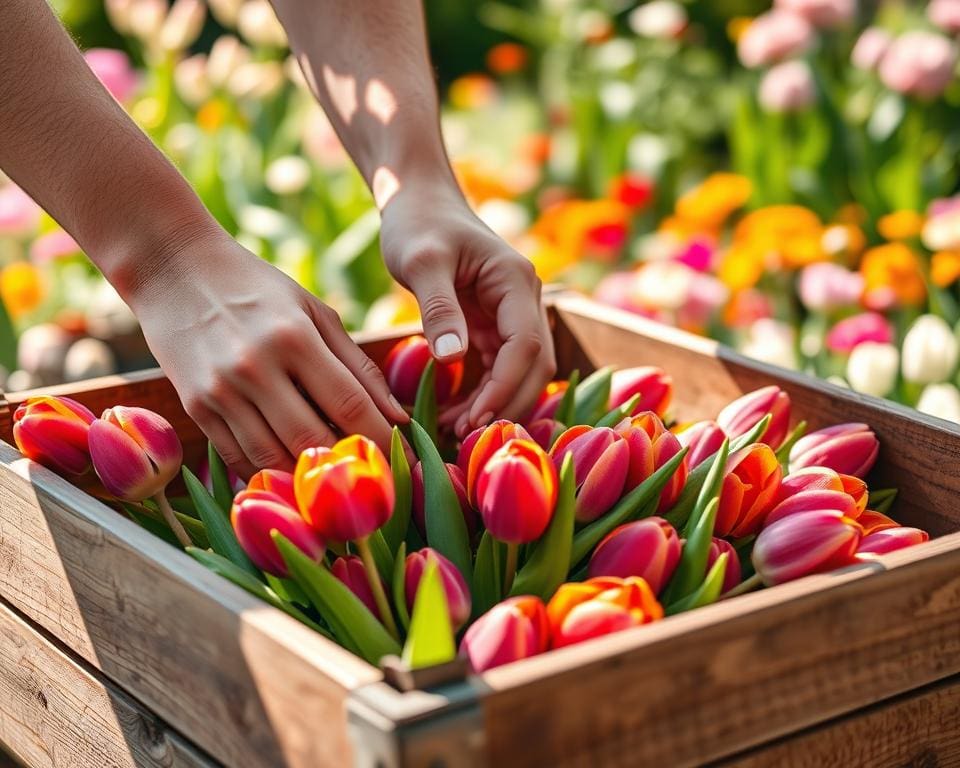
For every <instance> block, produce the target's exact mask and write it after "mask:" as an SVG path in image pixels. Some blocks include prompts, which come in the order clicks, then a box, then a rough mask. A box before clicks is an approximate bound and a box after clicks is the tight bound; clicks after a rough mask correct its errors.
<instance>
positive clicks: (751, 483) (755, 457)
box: [714, 443, 783, 539]
mask: <svg viewBox="0 0 960 768" xmlns="http://www.w3.org/2000/svg"><path fill="white" fill-rule="evenodd" d="M782 474H783V472H782V470H781V469H780V462H779V461H777V455H776V454H775V453H774V452H773V449H772V448H771V447H770V446H769V445H767V444H765V443H754V444H753V445H748V446H747V447H746V448H743V449H741V450H739V451H737V452H736V453H734V454H732V455H731V456H730V458H729V459H728V460H727V466H726V475H725V476H724V478H723V486H722V489H721V491H720V506H719V508H718V509H717V521H716V524H715V526H714V533H715V534H716V535H717V536H720V537H731V538H735V539H738V538H740V537H742V536H749V535H750V534H752V533H756V532H757V531H758V530H760V527H761V526H762V525H763V521H764V518H765V517H766V515H767V513H768V512H769V511H770V509H771V508H772V506H773V501H774V499H775V498H776V496H777V490H778V489H779V488H780V479H781V477H782Z"/></svg>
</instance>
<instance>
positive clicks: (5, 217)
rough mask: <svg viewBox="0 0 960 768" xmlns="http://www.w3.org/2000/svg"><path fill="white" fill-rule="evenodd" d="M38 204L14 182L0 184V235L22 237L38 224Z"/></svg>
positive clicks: (39, 211) (39, 212)
mask: <svg viewBox="0 0 960 768" xmlns="http://www.w3.org/2000/svg"><path fill="white" fill-rule="evenodd" d="M40 214H41V209H40V206H39V205H37V204H36V203H35V202H34V201H33V198H32V197H30V195H28V194H27V193H26V192H24V191H23V190H22V189H20V187H18V186H17V185H16V184H6V185H5V186H0V235H12V236H14V237H22V236H24V235H29V234H31V233H32V232H33V231H34V230H35V229H36V228H37V226H39V224H40Z"/></svg>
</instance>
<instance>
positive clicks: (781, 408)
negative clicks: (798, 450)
mask: <svg viewBox="0 0 960 768" xmlns="http://www.w3.org/2000/svg"><path fill="white" fill-rule="evenodd" d="M767 414H770V416H771V419H770V425H769V426H768V427H767V431H766V432H764V434H763V438H762V439H763V442H764V443H766V444H767V445H769V446H770V447H772V448H774V449H776V448H779V447H780V445H781V444H782V443H783V441H784V440H785V439H786V437H787V433H788V432H789V431H790V395H788V394H787V393H786V392H784V391H783V390H782V389H780V387H778V386H776V385H775V384H771V385H770V386H769V387H763V388H761V389H757V390H754V391H753V392H749V393H747V394H746V395H743V396H742V397H738V398H737V399H736V400H734V401H733V402H732V403H730V404H729V405H727V406H726V407H725V408H724V409H723V410H722V411H720V415H719V416H717V424H719V425H720V428H721V429H722V430H723V431H724V433H725V434H726V435H727V436H728V437H729V438H730V439H731V440H733V439H734V438H737V437H740V436H741V435H745V434H747V432H749V431H750V430H751V429H753V428H754V427H755V426H757V423H758V422H760V421H761V420H762V419H763V418H764V417H765V416H766V415H767Z"/></svg>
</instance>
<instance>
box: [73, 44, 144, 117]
mask: <svg viewBox="0 0 960 768" xmlns="http://www.w3.org/2000/svg"><path fill="white" fill-rule="evenodd" d="M83 57H84V58H85V59H86V60H87V66H89V67H90V69H92V70H93V74H95V75H96V76H97V79H98V80H99V81H100V82H101V83H103V86H104V87H105V88H106V89H107V90H108V91H109V92H110V95H111V96H113V98H115V99H116V100H117V101H119V102H120V103H121V104H122V103H123V102H125V101H127V99H129V98H130V97H131V96H132V95H133V92H134V91H135V90H136V89H137V84H138V80H139V78H138V77H137V73H136V71H135V70H134V69H133V67H132V66H130V58H129V57H128V56H127V54H125V53H124V52H123V51H118V50H115V49H113V48H91V49H90V50H89V51H87V52H86V53H84V54H83Z"/></svg>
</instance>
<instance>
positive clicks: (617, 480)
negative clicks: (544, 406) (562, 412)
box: [550, 425, 630, 523]
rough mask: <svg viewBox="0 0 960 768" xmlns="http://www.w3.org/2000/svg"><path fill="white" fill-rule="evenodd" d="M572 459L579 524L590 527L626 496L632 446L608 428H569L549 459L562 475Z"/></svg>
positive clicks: (576, 511) (553, 448)
mask: <svg viewBox="0 0 960 768" xmlns="http://www.w3.org/2000/svg"><path fill="white" fill-rule="evenodd" d="M567 454H571V455H572V456H573V467H574V473H575V482H576V486H577V501H576V506H575V515H576V518H577V521H578V522H581V523H589V522H591V521H593V520H596V519H597V518H598V517H600V516H601V515H602V514H604V513H605V512H607V511H608V510H609V509H610V508H611V507H612V506H613V505H614V504H616V503H617V500H618V499H619V498H620V497H621V496H622V495H623V487H624V483H625V482H626V480H627V472H628V470H629V469H630V446H629V445H628V443H627V441H626V440H624V439H623V437H621V436H620V435H618V434H617V433H616V432H614V431H613V430H612V429H610V428H609V427H588V426H583V425H581V426H576V427H570V429H568V430H567V431H566V432H564V433H563V434H561V435H560V437H558V438H557V441H556V442H555V443H554V444H553V447H552V448H551V449H550V458H551V459H553V465H554V467H556V469H557V471H558V472H559V470H560V467H561V465H562V464H563V460H564V459H565V458H566V456H567Z"/></svg>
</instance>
